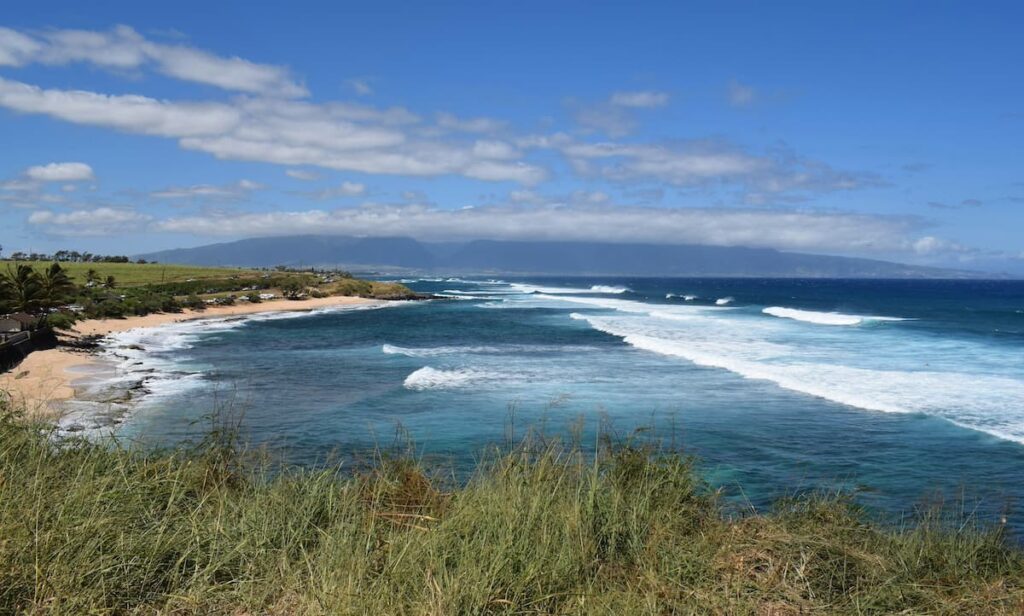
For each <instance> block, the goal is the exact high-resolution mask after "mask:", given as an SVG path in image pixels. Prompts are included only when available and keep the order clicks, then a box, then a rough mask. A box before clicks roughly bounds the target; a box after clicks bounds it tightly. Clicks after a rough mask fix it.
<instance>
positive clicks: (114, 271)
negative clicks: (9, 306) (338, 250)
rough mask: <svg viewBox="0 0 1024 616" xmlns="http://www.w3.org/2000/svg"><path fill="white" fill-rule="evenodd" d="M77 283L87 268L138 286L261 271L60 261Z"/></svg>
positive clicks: (4, 263) (45, 264)
mask: <svg viewBox="0 0 1024 616" xmlns="http://www.w3.org/2000/svg"><path fill="white" fill-rule="evenodd" d="M19 263H27V264H28V265H31V266H33V267H34V268H35V269H36V270H40V271H41V270H43V269H45V268H47V267H49V266H50V263H52V261H19ZM13 264H14V262H13V261H2V262H0V268H6V267H7V266H8V265H11V266H13ZM60 265H61V267H62V268H64V269H65V270H67V272H68V275H69V276H71V278H72V279H73V280H74V281H75V283H77V284H84V283H85V275H86V272H88V271H89V270H90V269H94V270H96V272H97V273H98V274H99V275H100V277H102V278H106V277H107V276H113V277H114V278H115V279H116V280H117V283H118V284H119V285H121V286H138V285H145V284H160V283H166V282H184V281H186V280H205V279H209V278H228V277H230V276H240V277H256V276H259V275H260V274H261V272H258V271H256V270H249V269H240V268H221V267H200V266H197V265H166V264H163V263H73V262H63V263H61V264H60Z"/></svg>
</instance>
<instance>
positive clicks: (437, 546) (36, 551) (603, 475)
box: [0, 413, 1024, 614]
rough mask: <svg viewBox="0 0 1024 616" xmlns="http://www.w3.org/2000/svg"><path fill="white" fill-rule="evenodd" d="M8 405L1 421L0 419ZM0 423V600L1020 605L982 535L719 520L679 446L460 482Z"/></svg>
mask: <svg viewBox="0 0 1024 616" xmlns="http://www.w3.org/2000/svg"><path fill="white" fill-rule="evenodd" d="M0 414H2V413H0ZM49 436H50V435H49V434H48V433H47V432H46V431H45V430H44V429H41V428H40V427H39V426H32V425H29V424H27V423H25V422H24V421H23V420H21V419H20V418H17V417H14V416H12V415H11V414H10V413H6V414H3V417H2V418H0V613H56V614H85V613H96V614H135V613H138V614H152V613H165V614H171V613H173V614H218V613H222V614H654V613H657V614H671V613H682V614H689V613H714V614H805V613H806V614H810V613H815V614H817V613H851V614H883V613H908V614H910V613H913V614H999V613H1002V614H1020V613H1022V611H1024V555H1022V553H1021V551H1019V549H1018V548H1016V547H1014V546H1012V545H1010V544H1009V543H1008V542H1007V541H1006V540H1005V539H1004V537H1003V536H1002V535H1001V533H1000V531H999V530H998V529H996V530H979V529H976V528H973V527H970V526H957V525H950V524H948V523H947V522H946V521H945V520H944V519H943V518H941V517H926V518H924V519H922V520H920V521H919V523H918V524H916V525H914V526H913V527H908V528H904V529H896V528H889V527H884V526H879V525H876V524H874V523H872V522H870V521H868V520H866V518H865V517H864V515H863V514H862V512H860V511H858V510H857V508H856V507H854V506H852V505H851V504H850V503H848V502H846V501H844V500H842V499H838V500H837V499H824V500H823V499H815V498H809V499H801V500H794V501H790V502H787V503H783V504H780V506H779V507H778V509H777V510H776V511H775V512H773V513H771V514H769V515H750V516H747V517H743V518H739V519H735V518H728V517H726V516H723V515H722V513H721V510H720V509H719V507H718V505H717V503H716V500H715V495H714V493H713V492H711V491H710V490H708V489H707V487H706V486H704V485H703V484H702V483H701V481H700V480H699V479H698V477H697V475H696V474H695V473H694V470H693V468H692V467H691V462H690V460H688V459H687V458H685V457H683V456H680V455H677V454H674V453H659V452H656V451H648V450H645V449H643V448H639V447H634V446H630V445H629V444H628V443H627V444H621V445H618V446H610V445H606V446H602V447H600V450H599V451H598V453H596V454H584V453H583V452H581V451H580V450H579V449H578V448H575V447H573V446H571V445H567V444H562V443H560V442H551V441H544V440H542V439H527V440H525V441H524V442H523V443H521V444H520V445H518V446H517V447H515V448H512V449H511V450H506V451H503V452H495V453H494V455H492V456H488V457H486V458H485V459H484V460H483V461H481V463H480V465H479V468H478V469H477V471H476V473H475V474H474V475H473V477H472V478H471V479H470V480H469V481H468V482H463V483H460V484H455V483H454V482H452V481H451V480H449V479H446V478H445V477H444V476H440V477H439V476H434V475H432V474H430V473H429V472H427V471H426V470H424V469H423V468H422V467H421V466H420V465H419V464H417V463H415V462H413V461H410V459H408V458H404V457H398V458H388V457H384V456H381V457H379V458H378V459H376V461H375V462H374V463H373V464H371V465H368V467H367V468H365V469H357V470H351V471H348V470H346V469H339V468H321V469H317V470H287V469H286V470H281V469H275V470H276V471H277V472H274V473H268V472H267V471H268V468H267V467H266V465H265V464H264V463H261V462H260V460H259V458H258V457H257V456H250V455H248V454H246V453H244V452H242V451H239V450H238V449H237V448H236V447H235V446H234V445H233V443H232V442H231V441H230V440H229V439H226V438H223V437H222V435H216V434H215V435H214V437H213V438H211V439H209V440H208V441H207V442H206V443H204V444H203V445H202V446H199V447H195V448H192V449H188V450H186V449H178V450H175V451H165V452H149V453H146V452H142V451H132V450H129V449H123V448H118V447H116V446H111V445H109V444H105V445H100V444H93V443H88V442H84V441H70V442H69V441H65V442H63V443H62V444H61V445H59V446H58V445H55V444H54V441H53V440H52V439H51V438H49Z"/></svg>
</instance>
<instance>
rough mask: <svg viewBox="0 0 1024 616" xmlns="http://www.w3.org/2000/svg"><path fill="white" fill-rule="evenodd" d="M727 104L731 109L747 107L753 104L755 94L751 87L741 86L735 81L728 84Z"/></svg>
mask: <svg viewBox="0 0 1024 616" xmlns="http://www.w3.org/2000/svg"><path fill="white" fill-rule="evenodd" d="M727 96H728V99H729V104H730V105H732V106H733V107H749V106H751V105H753V104H754V100H755V99H756V97H757V92H756V91H755V90H754V88H753V87H752V86H748V85H745V84H742V83H740V82H738V81H736V80H735V79H733V80H732V81H730V82H729V91H728V93H727Z"/></svg>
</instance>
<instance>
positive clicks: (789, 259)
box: [138, 235, 1001, 278]
mask: <svg viewBox="0 0 1024 616" xmlns="http://www.w3.org/2000/svg"><path fill="white" fill-rule="evenodd" d="M138 256H139V257H141V258H144V259H146V260H149V261H159V262H164V263H182V264H187V265H220V266H226V265H232V266H241V267H273V266H277V265H284V266H289V267H310V266H314V267H343V268H347V269H355V270H363V271H366V270H377V271H391V272H425V273H431V272H448V273H480V274H498V273H501V274H528V275H541V274H548V275H620V276H683V277H685V276H693V277H719V276H720V277H766V278H771V277H778V278H815V277H832V278H999V277H1001V276H1000V275H998V274H988V273H984V272H972V271H964V270H954V269H943V268H935V267H925V266H917V265H907V264H902V263H895V262H891V261H881V260H876V259H865V258H858V257H839V256H831V255H816V254H809V253H799V252H786V251H780V250H776V249H773V248H749V247H739V246H709V245H703V244H645V243H621V244H620V243H612V242H569V241H550V240H540V241H529V240H486V239H480V240H469V241H465V242H423V241H419V240H416V239H413V238H410V237H402V236H393V237H353V236H341V235H293V236H273V237H258V238H248V239H242V240H235V241H231V242H222V243H216V244H207V245H204V246H197V247H194V248H177V249H171V250H163V251H157V252H151V253H147V254H142V255H138Z"/></svg>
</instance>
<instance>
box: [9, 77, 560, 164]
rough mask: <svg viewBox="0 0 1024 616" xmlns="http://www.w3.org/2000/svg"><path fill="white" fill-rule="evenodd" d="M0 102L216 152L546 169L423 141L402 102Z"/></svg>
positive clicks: (15, 96) (39, 93)
mask: <svg viewBox="0 0 1024 616" xmlns="http://www.w3.org/2000/svg"><path fill="white" fill-rule="evenodd" d="M0 106H3V107H7V108H9V109H14V110H16V111H19V112H22V113H42V114H46V115H50V116H53V117H56V118H59V119H62V120H66V121H69V122H74V123H77V124H89V125H96V126H106V127H110V128H115V129H119V130H124V131H129V132H135V133H141V134H148V135H159V136H164V137H172V138H177V139H179V144H180V145H181V147H183V148H185V149H189V150H198V151H203V152H207V153H209V154H212V155H214V156H216V157H217V158H223V159H233V160H253V161H261V162H270V163H277V164H283V165H309V166H319V167H325V168H329V169H337V170H341V171H358V172H363V173H375V174H399V175H417V176H434V175H449V174H450V175H463V176H465V177H469V178H474V179H480V180H489V181H512V182H521V183H524V184H532V183H536V182H539V181H541V180H543V179H544V178H545V177H546V175H547V173H546V171H545V170H544V169H543V168H541V167H538V166H536V165H533V164H529V163H526V162H524V161H521V160H509V159H508V156H507V153H508V151H509V150H508V148H501V149H498V148H494V147H482V148H481V147H479V145H478V142H465V141H459V140H446V141H442V140H437V139H417V138H413V137H412V136H410V135H407V134H406V133H405V132H403V131H402V130H401V128H400V126H399V125H401V124H405V123H411V122H416V121H418V118H416V116H414V115H412V114H410V113H408V112H407V111H405V110H404V109H401V108H392V109H385V110H378V109H373V108H369V107H362V106H355V105H341V104H324V105H315V104H310V103H303V102H296V101H284V100H279V99H278V100H273V99H242V100H240V101H236V102H235V103H234V104H232V105H228V104H224V103H182V102H170V101H160V100H156V99H152V98H148V97H144V96H135V95H119V96H113V95H104V94H98V93H94V92H86V91H78V90H44V89H41V88H38V87H36V86H32V85H28V84H23V83H19V82H16V81H10V80H6V79H3V78H0Z"/></svg>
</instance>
